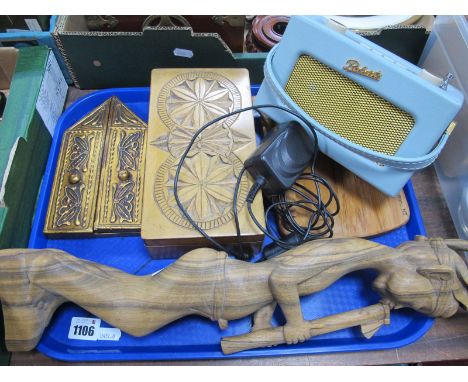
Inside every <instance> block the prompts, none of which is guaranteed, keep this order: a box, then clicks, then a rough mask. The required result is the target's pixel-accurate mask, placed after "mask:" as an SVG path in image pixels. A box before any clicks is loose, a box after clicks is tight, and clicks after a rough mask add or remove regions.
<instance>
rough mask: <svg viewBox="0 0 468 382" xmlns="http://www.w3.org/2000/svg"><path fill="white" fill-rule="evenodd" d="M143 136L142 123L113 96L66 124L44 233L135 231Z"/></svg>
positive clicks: (138, 216) (140, 193) (138, 223)
mask: <svg viewBox="0 0 468 382" xmlns="http://www.w3.org/2000/svg"><path fill="white" fill-rule="evenodd" d="M146 139H147V125H146V124H145V123H144V122H143V121H142V120H141V119H140V118H138V117H137V116H136V115H135V114H134V113H133V112H132V111H130V109H128V108H127V107H126V106H125V105H124V104H123V103H122V102H121V101H120V100H119V99H118V98H117V97H112V98H110V99H108V100H107V101H106V102H104V103H103V104H101V105H100V106H98V107H97V108H96V109H94V110H93V111H92V112H91V113H89V114H88V115H87V116H85V117H84V118H82V119H81V120H80V121H78V122H77V123H76V124H75V125H73V126H72V127H70V128H69V129H67V131H66V132H65V133H64V136H63V139H62V146H61V149H60V155H59V158H58V161H57V167H56V172H55V178H54V185H53V188H52V192H51V196H50V201H49V207H48V210H47V217H46V224H45V228H44V233H45V234H46V235H48V236H66V235H73V234H81V235H89V234H96V233H103V234H109V233H115V234H119V233H124V232H130V233H132V232H134V233H138V232H139V231H140V228H141V217H142V212H141V207H142V196H143V189H142V187H143V175H144V166H145V149H146Z"/></svg>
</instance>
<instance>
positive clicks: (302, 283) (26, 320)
mask: <svg viewBox="0 0 468 382" xmlns="http://www.w3.org/2000/svg"><path fill="white" fill-rule="evenodd" d="M452 249H458V250H468V242H467V241H463V240H458V239H453V240H443V239H427V238H425V237H422V236H419V237H417V238H416V240H415V241H408V242H405V243H403V244H401V245H400V246H398V247H397V248H390V247H387V246H384V245H381V244H377V243H374V242H372V241H368V240H363V239H322V240H316V241H312V242H308V243H305V244H302V245H301V246H299V247H297V248H295V249H292V250H289V251H287V252H285V253H283V254H281V255H279V256H277V257H276V258H272V259H270V260H267V261H264V262H260V263H247V262H243V261H239V260H235V259H231V258H229V257H228V256H227V255H226V254H225V253H224V252H218V251H216V250H214V249H208V248H200V249H196V250H193V251H191V252H189V253H187V254H185V255H184V256H182V257H181V258H179V259H178V260H177V261H175V262H174V263H173V264H171V265H170V266H168V267H167V268H165V269H163V270H162V271H161V272H159V273H157V274H154V275H148V276H135V275H130V274H127V273H125V272H122V271H120V270H117V269H114V268H111V267H108V266H104V265H100V264H96V263H93V262H89V261H86V260H82V259H78V258H76V257H74V256H71V255H69V254H68V253H66V252H63V251H59V250H53V249H42V250H34V249H7V250H2V251H0V300H1V302H2V308H3V315H4V320H5V342H6V345H7V348H8V349H9V350H10V351H27V350H30V349H33V348H34V347H35V346H36V345H37V343H38V342H39V340H40V338H41V336H42V333H43V331H44V329H45V327H46V326H47V325H48V323H49V321H50V319H51V317H52V315H53V313H54V311H55V310H56V309H57V307H58V306H59V305H61V304H62V303H64V302H66V301H71V302H73V303H75V304H78V305H79V306H81V307H83V308H84V309H86V310H87V311H89V312H90V313H92V314H93V315H95V316H97V317H100V318H102V319H103V320H105V321H106V322H108V323H109V324H110V325H112V326H115V327H117V328H120V329H121V330H123V331H124V332H127V333H129V334H131V335H134V336H144V335H146V334H149V333H151V332H153V331H155V330H157V329H159V328H161V327H163V326H165V325H167V324H168V323H170V322H172V321H175V320H177V319H179V318H181V317H184V316H188V315H193V314H196V315H201V316H204V317H207V318H209V319H211V320H213V321H218V323H219V325H220V327H221V328H225V327H226V326H227V325H228V321H229V320H235V319H239V318H242V317H245V316H248V315H251V314H253V315H254V325H253V329H252V330H253V333H251V334H255V333H257V334H258V335H260V334H261V333H264V335H265V336H267V335H269V333H271V331H272V330H273V329H271V328H270V326H271V324H270V321H271V318H272V314H273V311H274V309H275V306H276V304H279V306H280V308H281V310H282V311H283V313H284V316H285V318H286V321H287V322H286V324H285V326H284V327H282V328H281V330H280V332H279V333H280V334H279V335H280V336H281V338H280V340H279V342H285V343H288V344H292V343H297V342H302V341H305V340H306V339H308V338H309V337H310V336H311V335H315V334H314V333H316V334H317V333H324V332H326V331H327V328H326V326H327V325H328V324H330V321H327V320H326V319H320V320H314V321H305V320H304V318H303V315H302V311H301V306H300V300H299V297H300V296H303V295H308V294H311V293H314V292H317V291H320V290H322V289H324V288H326V287H328V286H329V285H330V284H332V283H333V282H335V281H336V280H338V279H339V278H341V277H342V276H344V275H345V274H347V273H350V272H353V271H356V270H359V269H367V268H373V269H376V270H377V271H378V273H379V275H378V276H377V278H376V279H375V281H374V282H373V287H374V288H375V290H376V291H377V292H378V293H379V294H380V295H381V296H382V301H381V304H382V305H383V306H385V307H386V309H394V308H395V309H398V308H401V307H410V308H412V309H414V310H417V311H419V312H422V313H424V314H427V315H430V316H434V317H450V316H452V315H453V314H455V313H456V311H457V310H458V308H459V305H460V304H461V305H462V306H463V307H464V309H465V310H466V309H467V306H468V293H467V289H466V288H467V285H468V269H467V266H466V264H465V262H464V261H463V260H462V258H461V257H460V256H459V255H458V254H457V253H456V252H455V251H454V250H452ZM352 312H355V311H351V312H345V313H342V314H340V315H336V317H335V316H330V317H334V321H333V323H332V324H330V327H329V328H328V331H332V330H337V329H338V328H341V327H347V326H354V325H358V324H359V325H361V324H362V325H364V324H366V323H368V318H369V317H367V321H366V320H364V321H362V322H360V323H357V322H356V321H353V319H350V317H351V315H352ZM362 312H367V311H365V308H364V309H363V310H362ZM361 316H362V315H361ZM361 316H360V317H361ZM353 317H356V316H353ZM362 317H363V316H362ZM387 318H388V317H387ZM359 319H361V318H359ZM315 321H320V325H318V326H316V328H318V327H320V330H319V331H316V332H314V330H312V329H313V328H314V326H313V325H312V326H311V323H312V324H313V323H314V322H315ZM324 326H325V329H324ZM362 327H364V326H362ZM378 327H379V325H376V326H375V330H374V329H373V330H370V335H372V334H373V333H374V332H375V331H376V330H377V329H378ZM311 328H312V329H311ZM364 334H365V333H364ZM368 334H369V333H368ZM262 335H263V334H262ZM257 337H258V336H257ZM231 338H234V339H235V337H231ZM262 338H263V337H262ZM223 341H224V340H223ZM276 343H278V341H276V342H275V343H274V344H276ZM226 344H227V342H226ZM271 344H273V343H271ZM266 345H267V343H266V342H261V343H260V344H256V343H254V344H253V345H251V346H244V347H242V346H241V347H240V348H236V349H237V350H236V349H234V350H233V349H230V350H229V349H227V350H226V349H225V348H224V344H223V350H224V351H225V352H226V353H230V352H234V351H239V350H242V349H246V348H252V347H255V346H266Z"/></svg>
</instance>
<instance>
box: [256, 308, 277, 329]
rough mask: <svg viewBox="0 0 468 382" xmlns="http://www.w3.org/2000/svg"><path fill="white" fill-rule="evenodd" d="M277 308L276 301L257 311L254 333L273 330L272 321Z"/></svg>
mask: <svg viewBox="0 0 468 382" xmlns="http://www.w3.org/2000/svg"><path fill="white" fill-rule="evenodd" d="M275 308H276V301H275V302H272V303H271V304H268V305H266V306H264V307H263V308H261V309H259V310H257V311H256V312H255V314H254V317H253V322H254V324H253V327H252V332H254V331H256V330H262V329H268V328H271V327H272V326H271V319H272V318H273V313H274V311H275Z"/></svg>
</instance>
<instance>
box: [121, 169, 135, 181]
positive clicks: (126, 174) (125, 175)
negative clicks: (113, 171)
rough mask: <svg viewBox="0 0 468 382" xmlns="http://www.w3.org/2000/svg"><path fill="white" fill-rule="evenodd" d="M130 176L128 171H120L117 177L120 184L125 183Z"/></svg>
mask: <svg viewBox="0 0 468 382" xmlns="http://www.w3.org/2000/svg"><path fill="white" fill-rule="evenodd" d="M131 176H132V174H130V172H129V171H128V170H120V171H119V174H118V177H119V179H120V180H121V181H122V182H125V181H127V180H129V179H130V178H131Z"/></svg>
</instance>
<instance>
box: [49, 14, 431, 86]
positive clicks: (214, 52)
mask: <svg viewBox="0 0 468 382" xmlns="http://www.w3.org/2000/svg"><path fill="white" fill-rule="evenodd" d="M361 34H362V35H363V36H364V37H365V38H367V39H369V40H371V41H372V42H374V43H376V44H378V45H380V46H382V47H383V48H385V49H388V50H390V51H391V52H393V53H395V54H397V55H399V56H400V57H402V58H404V59H406V60H408V61H410V62H412V63H417V61H418V59H419V56H420V55H421V52H422V49H423V48H424V44H425V43H426V40H427V36H428V32H427V30H426V27H425V26H423V25H420V26H413V25H410V26H398V27H389V28H384V29H382V30H378V31H371V32H362V33H361ZM53 36H54V38H55V40H56V43H57V46H58V47H59V50H60V52H61V54H62V55H63V58H64V61H65V62H66V65H67V67H68V71H69V72H70V75H71V77H72V78H73V82H74V84H75V86H76V87H78V88H82V89H101V88H109V87H134V86H149V84H150V77H151V70H152V69H155V68H247V69H248V70H249V74H250V80H251V83H252V84H260V83H261V82H262V80H263V64H264V62H265V58H266V56H267V54H268V53H233V52H231V50H230V49H229V48H228V47H227V45H226V44H225V42H224V41H223V40H222V39H221V37H220V36H219V35H218V34H216V33H194V32H193V30H192V29H191V28H189V27H185V28H180V27H178V28H171V27H161V28H146V29H145V30H144V31H133V32H129V31H121V32H113V31H89V30H88V26H87V23H86V20H85V17H84V16H59V17H58V19H57V24H56V28H55V30H54V32H53ZM122 74H125V75H122Z"/></svg>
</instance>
